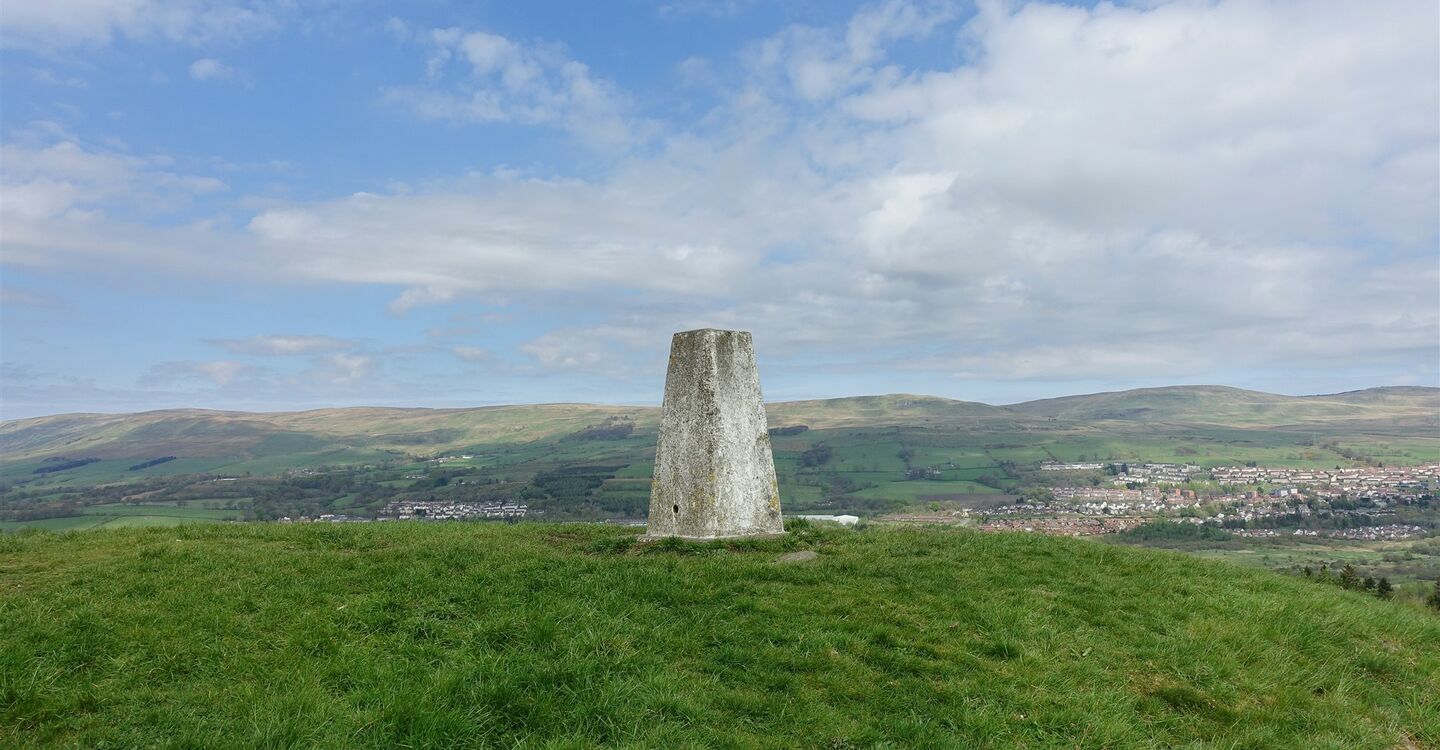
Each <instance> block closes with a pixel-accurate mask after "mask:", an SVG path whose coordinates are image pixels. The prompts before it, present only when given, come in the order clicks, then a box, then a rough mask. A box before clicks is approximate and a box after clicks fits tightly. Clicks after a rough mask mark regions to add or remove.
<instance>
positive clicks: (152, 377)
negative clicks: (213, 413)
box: [140, 360, 261, 386]
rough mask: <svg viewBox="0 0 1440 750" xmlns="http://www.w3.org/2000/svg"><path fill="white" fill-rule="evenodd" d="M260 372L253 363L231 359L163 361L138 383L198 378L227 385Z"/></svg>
mask: <svg viewBox="0 0 1440 750" xmlns="http://www.w3.org/2000/svg"><path fill="white" fill-rule="evenodd" d="M260 372H261V370H260V369H259V368H257V367H255V366H253V365H248V364H246V363H244V362H235V361H233V360H211V361H205V362H163V363H161V364H158V365H155V366H154V367H152V368H150V370H149V371H147V372H146V373H145V374H144V375H142V376H141V378H140V385H142V386H156V385H168V384H172V383H177V382H184V381H187V380H195V379H199V380H203V381H208V382H209V383H210V384H212V385H216V386H227V385H230V384H232V383H234V382H235V381H236V380H237V379H239V378H241V377H249V376H254V375H257V374H259V373H260Z"/></svg>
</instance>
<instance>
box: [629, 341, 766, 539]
mask: <svg viewBox="0 0 1440 750" xmlns="http://www.w3.org/2000/svg"><path fill="white" fill-rule="evenodd" d="M766 426H767V425H766V422H765V406H764V402H763V400H762V399H761V396H760V374H759V370H758V369H757V368H756V366H755V347H754V344H753V342H752V340H751V337H750V334H749V333H748V332H745V331H721V330H716V329H713V328H703V329H700V330H697V331H685V332H683V333H677V334H675V337H674V338H673V339H672V340H671V342H670V366H669V370H668V371H667V372H666V375H665V402H664V406H663V407H662V408H661V416H660V440H659V443H658V445H657V447H656V454H655V475H654V481H653V483H652V485H651V490H650V522H649V528H648V529H647V531H646V535H645V536H646V538H652V539H653V538H662V537H671V536H678V537H684V538H687V539H718V538H723V537H736V536H755V535H764V534H779V533H783V532H784V531H785V528H784V524H783V523H782V521H781V516H780V492H779V487H778V485H777V483H776V481H775V459H774V457H773V456H772V455H771V452H770V436H769V433H768V432H767V430H766Z"/></svg>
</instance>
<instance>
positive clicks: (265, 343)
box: [210, 335, 359, 356]
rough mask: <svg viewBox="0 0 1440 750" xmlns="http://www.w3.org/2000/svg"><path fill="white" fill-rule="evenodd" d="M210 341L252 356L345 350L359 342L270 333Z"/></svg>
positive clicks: (223, 347) (229, 350)
mask: <svg viewBox="0 0 1440 750" xmlns="http://www.w3.org/2000/svg"><path fill="white" fill-rule="evenodd" d="M210 343H212V344H214V345H216V346H219V347H221V348H222V349H224V350H226V351H228V352H230V353H232V354H247V355H252V356H290V355H297V354H317V353H326V352H344V351H349V350H352V349H355V348H357V347H358V346H359V343H358V342H355V341H350V340H348V339H339V338H335V337H333V336H305V335H268V336H251V337H250V338H247V339H214V340H211V341H210Z"/></svg>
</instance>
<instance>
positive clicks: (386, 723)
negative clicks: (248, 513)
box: [0, 523, 1440, 750]
mask: <svg viewBox="0 0 1440 750" xmlns="http://www.w3.org/2000/svg"><path fill="white" fill-rule="evenodd" d="M794 529H795V533H792V534H790V535H789V536H788V537H787V538H785V539H777V540H767V541H762V542H741V543H732V544H722V543H715V544H709V545H691V544H671V543H664V544H660V545H655V546H651V547H647V548H643V549H637V548H634V547H633V546H632V544H633V535H634V531H633V530H626V529H619V528H614V527H602V526H588V525H568V526H556V525H533V524H521V525H519V526H511V527H506V526H499V525H480V526H476V525H472V524H419V523H415V524H412V523H387V524H362V525H343V526H335V525H328V524H319V525H295V526H284V525H275V524H267V525H256V524H239V525H225V526H185V527H181V528H176V529H166V530H164V531H163V532H161V531H159V530H147V529H133V530H117V531H113V532H83V533H78V534H65V535H54V534H46V533H38V534H23V535H9V536H6V537H0V580H4V581H5V586H3V587H0V621H3V622H4V623H5V627H6V632H5V638H3V639H0V746H5V747H15V748H27V747H206V748H227V747H237V748H238V747H307V748H312V747H313V748H327V747H334V748H347V749H348V748H369V747H374V748H393V747H407V748H453V747H467V748H485V747H497V748H498V747H505V748H511V747H516V748H542V747H544V748H551V747H555V748H561V747H564V748H570V747H574V748H580V747H597V746H623V747H656V748H674V747H697V748H698V747H737V748H751V747H754V748H791V747H823V748H852V747H854V748H861V747H865V748H869V747H926V748H1016V747H1021V748H1075V747H1081V748H1104V747H1111V748H1120V747H1124V748H1169V747H1190V748H1237V747H1256V748H1259V747H1267V748H1268V747H1296V748H1300V747H1303V748H1336V749H1339V748H1345V749H1347V750H1349V749H1351V748H1361V749H1364V748H1377V749H1381V748H1384V749H1386V750H1389V749H1390V748H1414V747H1433V746H1436V745H1437V744H1440V652H1437V650H1436V649H1435V648H1434V645H1435V644H1436V643H1440V617H1437V616H1434V615H1429V614H1425V613H1423V612H1421V611H1418V610H1416V609H1412V608H1410V607H1406V606H1403V605H1399V604H1395V603H1389V602H1382V601H1378V600H1376V599H1375V598H1373V597H1367V596H1362V595H1359V594H1355V593H1350V592H1345V591H1341V590H1338V589H1335V588H1333V587H1325V586H1318V585H1314V584H1307V583H1304V582H1302V581H1299V580H1296V579H1293V578H1288V577H1284V576H1279V575H1275V574H1272V573H1267V572H1264V571H1259V570H1253V569H1249V568H1243V567H1238V566H1234V565H1230V564H1226V563H1221V562H1212V561H1203V560H1197V559H1192V558H1187V557H1184V556H1181V555H1178V554H1175V553H1168V552H1159V551H1150V550H1137V549H1129V548H1122V547H1115V546H1111V545H1104V544H1097V543H1094V542H1089V541H1080V540H1062V539H1053V538H1043V537H1036V536H1031V535H1018V534H1017V535H1009V534H978V533H972V532H966V531H961V530H938V529H908V530H907V529H894V528H881V527H872V528H869V529H861V530H835V529H828V530H820V529H818V528H810V527H807V526H805V525H803V524H794ZM799 549H810V550H814V551H816V552H818V553H819V558H818V559H816V560H813V561H809V562H800V563H785V562H780V561H779V560H778V558H779V556H780V555H781V554H782V553H786V552H789V551H792V550H799Z"/></svg>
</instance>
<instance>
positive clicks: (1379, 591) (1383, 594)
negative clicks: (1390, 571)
mask: <svg viewBox="0 0 1440 750" xmlns="http://www.w3.org/2000/svg"><path fill="white" fill-rule="evenodd" d="M1394 592H1395V587H1394V586H1391V585H1390V579H1389V578H1383V577H1382V578H1381V579H1380V582H1379V583H1377V584H1375V595H1376V596H1378V597H1380V598H1381V599H1389V598H1390V595H1391V594H1393V593H1394Z"/></svg>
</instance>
